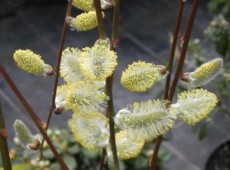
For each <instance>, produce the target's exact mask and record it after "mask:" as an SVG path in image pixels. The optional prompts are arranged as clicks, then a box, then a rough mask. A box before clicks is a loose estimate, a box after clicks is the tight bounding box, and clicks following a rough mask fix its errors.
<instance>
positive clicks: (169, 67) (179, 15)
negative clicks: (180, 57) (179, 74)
mask: <svg viewBox="0 0 230 170" xmlns="http://www.w3.org/2000/svg"><path fill="white" fill-rule="evenodd" d="M183 11H184V2H183V0H180V2H179V7H178V11H177V21H176V26H175V30H174V34H173V42H172V46H171V50H170V57H169V63H168V65H167V71H168V72H169V74H168V76H167V78H166V83H165V91H164V99H165V100H167V99H168V93H169V87H170V80H171V74H172V66H173V61H174V56H175V51H176V45H177V39H178V34H179V32H180V27H181V19H182V16H183Z"/></svg>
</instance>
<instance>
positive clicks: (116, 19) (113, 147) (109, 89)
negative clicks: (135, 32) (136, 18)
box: [106, 0, 120, 170]
mask: <svg viewBox="0 0 230 170" xmlns="http://www.w3.org/2000/svg"><path fill="white" fill-rule="evenodd" d="M119 18H120V0H114V14H113V29H112V46H111V48H112V50H114V51H115V50H116V47H117V46H118V28H119ZM112 88H113V74H112V75H111V76H110V77H108V78H107V79H106V94H107V95H108V96H109V97H110V100H109V101H108V108H107V116H108V118H109V126H110V144H111V150H112V154H113V163H114V169H115V170H119V161H118V156H117V147H116V139H115V129H114V120H113V117H114V116H115V112H114V105H113V92H112Z"/></svg>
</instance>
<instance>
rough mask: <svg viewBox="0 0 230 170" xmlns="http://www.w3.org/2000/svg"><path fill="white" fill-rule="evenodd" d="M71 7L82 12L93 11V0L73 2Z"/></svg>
mask: <svg viewBox="0 0 230 170" xmlns="http://www.w3.org/2000/svg"><path fill="white" fill-rule="evenodd" d="M73 6H74V7H76V8H78V9H81V10H83V11H92V10H94V7H93V0H73Z"/></svg>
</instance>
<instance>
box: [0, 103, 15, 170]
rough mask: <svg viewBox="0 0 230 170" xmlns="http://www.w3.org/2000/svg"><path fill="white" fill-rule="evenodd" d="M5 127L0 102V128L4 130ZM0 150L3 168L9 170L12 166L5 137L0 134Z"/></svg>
mask: <svg viewBox="0 0 230 170" xmlns="http://www.w3.org/2000/svg"><path fill="white" fill-rule="evenodd" d="M5 128H6V127H5V122H4V117H3V113H2V108H1V103H0V130H5ZM5 131H6V130H5ZM6 132H7V131H6ZM0 150H1V157H2V165H3V168H4V169H6V170H11V169H12V166H11V161H10V156H9V150H8V144H7V139H6V138H5V137H4V136H2V135H1V134H0Z"/></svg>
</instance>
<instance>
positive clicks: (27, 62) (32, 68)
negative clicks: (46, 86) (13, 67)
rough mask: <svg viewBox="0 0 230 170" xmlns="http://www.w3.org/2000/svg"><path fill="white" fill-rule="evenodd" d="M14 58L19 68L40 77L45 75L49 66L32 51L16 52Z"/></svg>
mask: <svg viewBox="0 0 230 170" xmlns="http://www.w3.org/2000/svg"><path fill="white" fill-rule="evenodd" d="M13 58H14V61H15V62H16V64H17V65H18V67H19V68H21V69H23V70H24V71H27V72H28V73H32V74H38V75H43V74H45V71H46V66H47V65H46V64H45V63H44V61H43V60H42V59H41V56H40V55H38V54H35V53H33V51H31V50H16V51H15V53H14V56H13Z"/></svg>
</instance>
